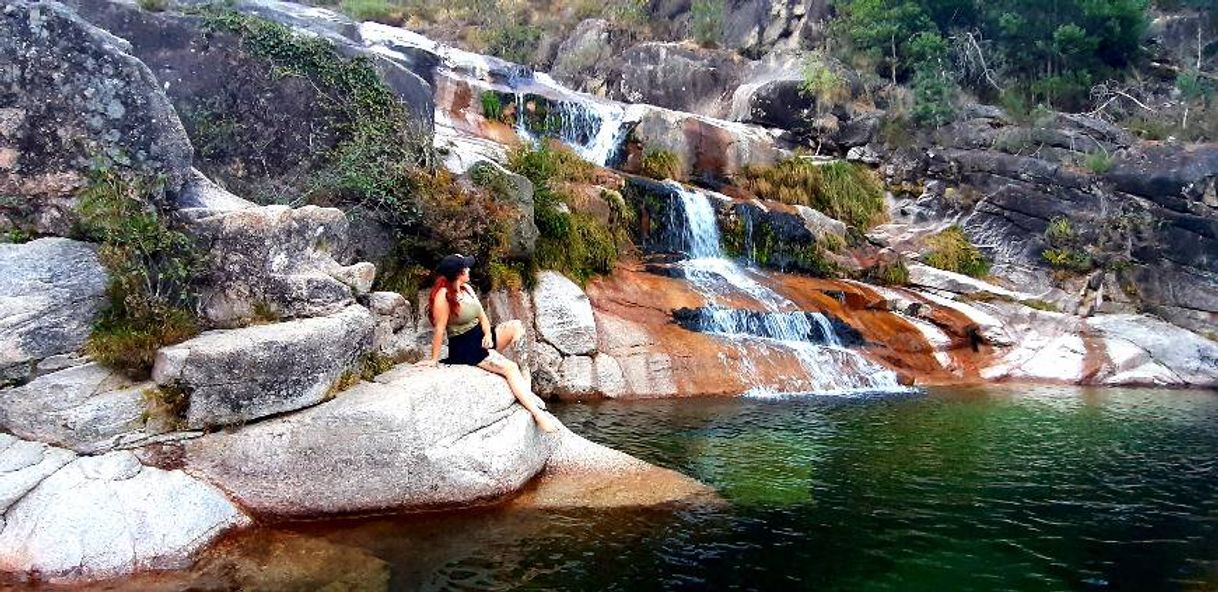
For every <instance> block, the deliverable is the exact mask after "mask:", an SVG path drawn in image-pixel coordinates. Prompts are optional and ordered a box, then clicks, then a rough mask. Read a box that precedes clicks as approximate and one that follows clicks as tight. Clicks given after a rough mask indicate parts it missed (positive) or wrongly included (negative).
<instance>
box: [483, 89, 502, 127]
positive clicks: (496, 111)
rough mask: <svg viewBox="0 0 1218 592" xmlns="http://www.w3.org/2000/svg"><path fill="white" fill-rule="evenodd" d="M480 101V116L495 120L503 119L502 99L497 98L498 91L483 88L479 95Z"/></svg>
mask: <svg viewBox="0 0 1218 592" xmlns="http://www.w3.org/2000/svg"><path fill="white" fill-rule="evenodd" d="M479 99H480V100H481V102H482V116H483V117H485V118H487V119H493V120H495V121H502V120H503V101H502V100H501V99H500V98H499V93H497V92H495V91H493V90H484V91H482V94H481V95H479Z"/></svg>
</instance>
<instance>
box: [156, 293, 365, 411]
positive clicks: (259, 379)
mask: <svg viewBox="0 0 1218 592" xmlns="http://www.w3.org/2000/svg"><path fill="white" fill-rule="evenodd" d="M374 326H375V320H374V319H373V316H372V314H371V313H369V312H368V310H367V309H365V308H364V307H362V306H350V307H348V308H347V309H345V310H343V311H341V312H339V313H337V314H333V315H330V316H325V317H315V318H310V319H301V320H297V321H289V322H285V323H274V324H270V325H259V326H254V327H246V328H244V329H232V330H217V331H209V332H207V333H204V334H202V335H200V336H198V337H195V338H193V339H190V340H188V341H185V342H183V343H179V344H177V345H173V346H170V347H166V348H164V349H162V350H161V351H159V352H157V358H156V364H155V366H154V367H153V369H152V378H153V380H155V381H156V382H157V384H160V385H162V386H163V387H166V388H171V389H182V390H183V391H185V392H186V394H187V395H188V396H189V398H190V406H189V409H188V410H187V412H186V423H187V425H188V426H189V427H190V428H194V429H197V428H205V427H211V426H219V425H228V424H234V423H243V422H247V421H250V420H253V419H257V418H260V417H266V416H268V415H273V414H276V413H283V412H285V411H294V410H296V409H301V408H304V407H308V406H310V405H315V404H317V403H320V402H321V401H323V400H324V399H325V398H326V397H327V396H328V395H329V394H330V393H331V388H332V387H333V386H334V385H335V383H336V382H338V380H339V378H340V377H341V376H342V375H343V373H344V372H346V371H348V370H349V369H351V368H352V367H353V366H354V365H355V363H356V361H357V360H359V359H360V356H362V355H363V354H364V353H365V352H367V351H369V350H370V349H371V347H372V333H373V329H374Z"/></svg>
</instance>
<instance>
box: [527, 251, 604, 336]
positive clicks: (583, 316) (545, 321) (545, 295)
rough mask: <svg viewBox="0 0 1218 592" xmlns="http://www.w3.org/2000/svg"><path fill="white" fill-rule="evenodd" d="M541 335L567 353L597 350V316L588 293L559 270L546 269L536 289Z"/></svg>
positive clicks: (534, 290) (537, 316) (534, 301)
mask: <svg viewBox="0 0 1218 592" xmlns="http://www.w3.org/2000/svg"><path fill="white" fill-rule="evenodd" d="M533 310H534V311H536V312H535V314H536V318H535V320H534V323H535V324H536V327H537V334H538V336H539V337H540V338H541V339H542V340H543V341H545V342H546V343H548V344H550V345H551V346H553V347H554V348H556V349H557V350H558V351H559V352H560V353H562V354H564V355H568V356H570V355H587V354H591V353H593V352H595V351H596V320H595V319H594V318H593V317H592V303H591V302H589V300H588V295H587V294H584V291H583V290H581V289H580V288H579V286H577V285H575V283H574V282H572V281H571V280H569V279H567V278H566V277H564V276H563V275H562V274H561V273H558V272H556V271H543V272H541V273H540V274H538V276H537V287H536V288H534V289H533Z"/></svg>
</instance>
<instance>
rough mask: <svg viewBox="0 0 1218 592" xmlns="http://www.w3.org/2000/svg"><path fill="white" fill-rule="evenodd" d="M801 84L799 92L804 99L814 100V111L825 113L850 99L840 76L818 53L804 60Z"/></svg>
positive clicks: (847, 87) (822, 55)
mask: <svg viewBox="0 0 1218 592" xmlns="http://www.w3.org/2000/svg"><path fill="white" fill-rule="evenodd" d="M802 74H803V82H801V83H800V85H799V91H800V93H801V94H803V95H804V96H806V97H811V98H813V99H815V100H816V110H817V111H818V112H820V113H825V112H827V111H828V109H829V108H830V107H832V106H833V105H834V104H836V103H839V102H841V101H844V100H846V99H848V98H849V97H850V87H849V86H847V84H846V80H845V79H844V78H842V76H841V74H838V73H837V71H835V70H834V69H833V67H832V66H830V65H829V62H828V60H827V59H826V57H825V55H824V54H823V53H821V52H819V51H814V52H811V53H809V54H808V55H807V57H805V58H804V64H803V71H802Z"/></svg>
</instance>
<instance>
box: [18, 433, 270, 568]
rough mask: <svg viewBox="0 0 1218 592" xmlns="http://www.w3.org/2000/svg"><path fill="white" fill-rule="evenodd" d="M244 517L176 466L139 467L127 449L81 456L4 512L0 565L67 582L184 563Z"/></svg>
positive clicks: (217, 492) (220, 495) (215, 491)
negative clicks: (161, 467)
mask: <svg viewBox="0 0 1218 592" xmlns="http://www.w3.org/2000/svg"><path fill="white" fill-rule="evenodd" d="M0 454H2V453H0ZM0 479H3V477H0ZM246 524H249V519H248V518H247V517H246V516H245V515H244V514H243V513H242V512H241V511H240V510H239V509H237V507H236V506H234V505H233V504H232V502H230V501H229V500H228V499H227V498H226V497H225V496H224V494H223V493H221V492H220V490H218V489H216V488H215V487H213V486H211V485H208V484H206V483H203V482H201V481H199V480H197V479H194V478H193V477H190V476H188V475H186V474H185V473H183V472H182V471H164V470H161V469H156V468H152V467H145V466H143V465H141V464H140V463H139V461H138V460H137V459H136V458H135V455H133V454H132V453H130V452H126V451H121V452H111V453H109V454H106V455H104V456H96V457H81V458H78V459H76V460H74V461H72V462H71V463H69V464H67V465H66V466H64V467H63V468H61V469H59V470H58V471H57V472H55V473H54V474H53V475H51V476H49V477H47V478H46V479H45V480H43V481H42V482H41V483H39V484H38V486H37V487H35V488H34V489H33V490H32V491H30V492H29V493H27V494H26V495H25V496H24V497H22V498H21V500H20V501H18V502H17V503H16V504H14V505H12V506H11V507H10V508H9V509H8V511H7V512H6V513H5V524H4V530H3V531H2V532H0V570H3V571H7V572H17V573H22V574H29V573H32V572H36V573H37V575H38V577H39V578H40V579H43V580H46V581H51V582H70V581H79V580H90V579H100V578H106V577H115V576H121V575H124V574H129V573H131V572H133V571H135V570H138V569H174V568H183V567H186V566H187V565H189V563H190V561H191V559H192V558H193V556H194V554H195V553H196V552H197V551H198V550H200V549H201V548H203V547H204V546H206V545H207V544H208V543H210V542H211V541H212V540H213V539H215V538H216V537H218V536H219V535H220V534H222V533H223V532H224V531H226V530H228V529H229V528H231V527H234V526H243V525H246Z"/></svg>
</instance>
